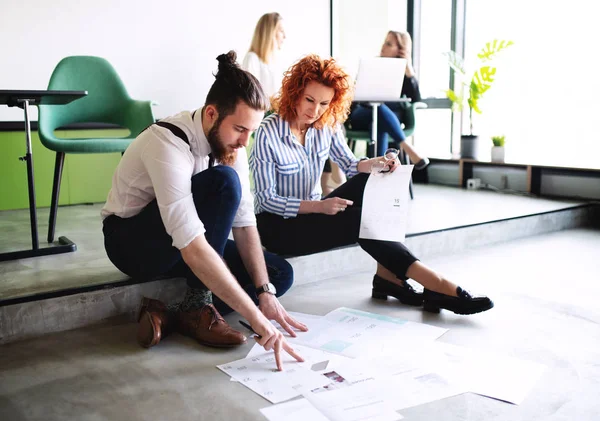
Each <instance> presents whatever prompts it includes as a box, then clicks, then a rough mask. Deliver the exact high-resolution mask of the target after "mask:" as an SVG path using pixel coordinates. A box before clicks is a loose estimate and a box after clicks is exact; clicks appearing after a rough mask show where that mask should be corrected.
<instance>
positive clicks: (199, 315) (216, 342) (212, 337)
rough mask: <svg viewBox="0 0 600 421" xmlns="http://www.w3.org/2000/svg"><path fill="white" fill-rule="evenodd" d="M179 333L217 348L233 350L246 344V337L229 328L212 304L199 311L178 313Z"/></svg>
mask: <svg viewBox="0 0 600 421" xmlns="http://www.w3.org/2000/svg"><path fill="white" fill-rule="evenodd" d="M177 331H178V332H179V333H181V334H182V335H185V336H189V337H190V338H193V339H195V340H197V341H198V342H199V343H201V344H202V345H206V346H214V347H217V348H231V347H234V346H238V345H241V344H243V343H245V342H246V337H245V336H244V335H243V334H242V333H241V332H238V331H237V330H235V329H233V328H232V327H231V326H229V324H228V323H227V322H226V321H225V319H223V317H221V315H220V314H219V312H218V311H217V309H216V308H215V306H213V305H212V304H207V305H205V306H204V307H202V308H201V309H199V310H194V311H180V312H178V313H177Z"/></svg>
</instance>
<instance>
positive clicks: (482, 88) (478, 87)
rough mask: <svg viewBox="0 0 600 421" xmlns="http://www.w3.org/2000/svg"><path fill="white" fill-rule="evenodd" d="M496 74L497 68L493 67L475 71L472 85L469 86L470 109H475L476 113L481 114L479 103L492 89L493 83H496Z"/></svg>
mask: <svg viewBox="0 0 600 421" xmlns="http://www.w3.org/2000/svg"><path fill="white" fill-rule="evenodd" d="M495 74H496V68H495V67H491V66H482V67H480V68H479V69H477V70H476V71H475V73H474V74H473V78H472V79H471V84H470V86H469V91H470V92H469V99H468V103H469V107H471V108H473V110H474V111H475V112H476V113H479V114H481V110H480V109H479V106H478V102H479V100H480V99H481V96H482V95H483V94H484V93H485V92H486V91H487V90H488V89H490V88H491V86H492V82H493V81H494V75H495Z"/></svg>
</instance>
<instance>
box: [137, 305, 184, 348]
mask: <svg viewBox="0 0 600 421" xmlns="http://www.w3.org/2000/svg"><path fill="white" fill-rule="evenodd" d="M138 322H139V323H138V332H137V341H138V343H139V344H140V345H141V346H143V347H144V348H150V347H152V346H154V345H156V344H157V343H159V342H160V340H161V339H162V338H163V337H165V336H167V335H168V334H170V333H171V332H173V331H174V330H175V315H174V314H173V312H171V311H169V310H167V306H165V305H164V303H162V302H161V301H158V300H154V299H152V298H147V297H144V298H142V306H141V308H140V313H139V314H138Z"/></svg>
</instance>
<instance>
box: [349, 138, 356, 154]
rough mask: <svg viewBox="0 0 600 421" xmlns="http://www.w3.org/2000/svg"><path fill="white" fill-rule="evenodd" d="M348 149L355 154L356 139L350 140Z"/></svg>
mask: <svg viewBox="0 0 600 421" xmlns="http://www.w3.org/2000/svg"><path fill="white" fill-rule="evenodd" d="M348 147H349V148H350V150H351V151H352V152H353V153H354V152H356V151H355V148H356V140H354V139H348Z"/></svg>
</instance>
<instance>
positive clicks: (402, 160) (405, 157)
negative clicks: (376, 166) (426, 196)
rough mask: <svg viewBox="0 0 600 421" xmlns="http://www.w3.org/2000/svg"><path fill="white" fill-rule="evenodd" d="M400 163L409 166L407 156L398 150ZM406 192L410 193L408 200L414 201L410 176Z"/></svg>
mask: <svg viewBox="0 0 600 421" xmlns="http://www.w3.org/2000/svg"><path fill="white" fill-rule="evenodd" d="M400 162H402V163H404V164H405V165H410V158H409V157H408V154H407V153H406V152H404V151H403V150H402V149H400ZM408 192H409V193H410V200H414V198H415V195H414V193H413V180H412V175H411V176H410V181H409V182H408Z"/></svg>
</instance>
